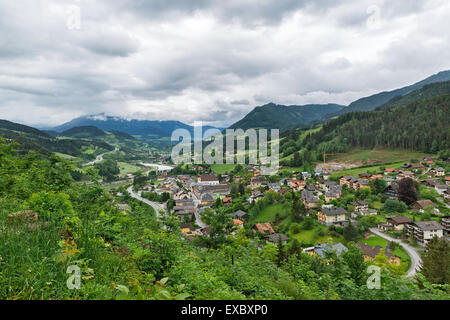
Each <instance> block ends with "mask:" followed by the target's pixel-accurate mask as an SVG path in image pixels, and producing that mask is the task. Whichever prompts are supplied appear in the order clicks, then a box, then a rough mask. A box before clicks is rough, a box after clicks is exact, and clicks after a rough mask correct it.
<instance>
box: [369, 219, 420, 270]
mask: <svg viewBox="0 0 450 320" xmlns="http://www.w3.org/2000/svg"><path fill="white" fill-rule="evenodd" d="M370 231H371V232H372V233H374V234H376V235H377V236H380V237H382V238H384V239H386V240H388V241H394V242H396V243H398V244H400V245H401V246H402V247H403V249H405V251H406V252H407V253H408V255H409V257H410V258H411V267H410V268H409V270H408V272H407V273H406V277H408V278H410V277H414V275H415V274H416V272H417V271H418V269H419V267H421V266H422V258H421V257H420V254H419V253H418V252H417V250H416V249H415V248H414V247H412V246H410V245H409V244H407V243H403V242H402V241H401V240H398V239H394V238H392V237H390V236H388V235H387V234H385V233H383V232H381V231H380V230H379V229H377V228H371V229H370Z"/></svg>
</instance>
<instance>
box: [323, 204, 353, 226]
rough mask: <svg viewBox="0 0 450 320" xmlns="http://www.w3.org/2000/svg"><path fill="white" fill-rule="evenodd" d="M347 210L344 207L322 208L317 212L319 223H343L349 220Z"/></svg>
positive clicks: (327, 224) (329, 224) (328, 224)
mask: <svg viewBox="0 0 450 320" xmlns="http://www.w3.org/2000/svg"><path fill="white" fill-rule="evenodd" d="M346 214H347V211H346V210H345V209H344V208H341V207H338V208H322V209H320V210H319V212H318V213H317V220H318V221H319V223H321V224H324V225H326V226H331V225H333V224H335V223H341V222H344V221H346V220H347V218H346Z"/></svg>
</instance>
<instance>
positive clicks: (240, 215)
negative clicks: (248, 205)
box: [231, 210, 248, 220]
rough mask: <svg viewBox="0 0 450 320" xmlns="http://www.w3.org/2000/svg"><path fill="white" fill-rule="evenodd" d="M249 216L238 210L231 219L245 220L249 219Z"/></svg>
mask: <svg viewBox="0 0 450 320" xmlns="http://www.w3.org/2000/svg"><path fill="white" fill-rule="evenodd" d="M247 215H248V214H247V212H245V211H242V210H238V211H236V212H235V213H233V215H232V216H231V217H232V218H233V219H239V220H244V219H245V218H246V217H247Z"/></svg>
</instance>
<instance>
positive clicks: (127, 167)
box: [117, 162, 142, 174]
mask: <svg viewBox="0 0 450 320" xmlns="http://www.w3.org/2000/svg"><path fill="white" fill-rule="evenodd" d="M117 165H118V166H119V168H120V174H128V173H134V172H137V171H139V170H142V168H141V167H138V166H135V165H132V164H129V163H126V162H117Z"/></svg>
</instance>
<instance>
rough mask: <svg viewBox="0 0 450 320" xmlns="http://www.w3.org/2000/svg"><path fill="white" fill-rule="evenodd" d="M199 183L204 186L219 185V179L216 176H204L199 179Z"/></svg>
mask: <svg viewBox="0 0 450 320" xmlns="http://www.w3.org/2000/svg"><path fill="white" fill-rule="evenodd" d="M197 182H198V183H199V184H202V185H216V184H219V183H220V182H219V178H217V176H216V175H215V174H202V175H200V176H199V177H198V179H197Z"/></svg>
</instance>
